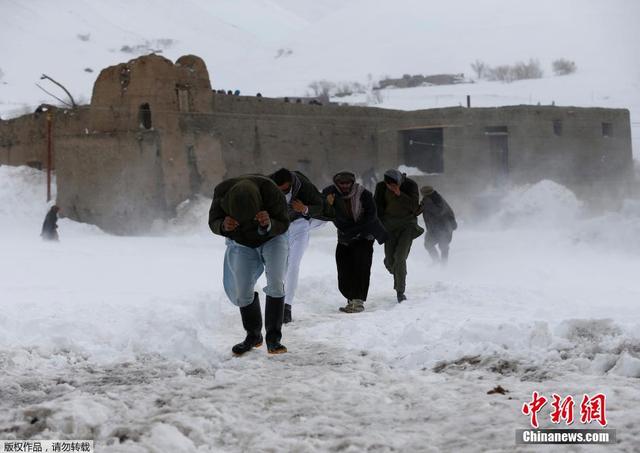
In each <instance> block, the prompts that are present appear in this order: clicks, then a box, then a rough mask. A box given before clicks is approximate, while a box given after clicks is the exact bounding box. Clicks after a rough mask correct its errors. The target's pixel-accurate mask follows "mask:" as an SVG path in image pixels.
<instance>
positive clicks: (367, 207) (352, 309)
mask: <svg viewBox="0 0 640 453" xmlns="http://www.w3.org/2000/svg"><path fill="white" fill-rule="evenodd" d="M322 194H323V195H324V196H325V198H326V205H325V216H326V218H327V219H329V220H332V221H333V224H334V225H335V226H336V228H337V230H338V245H337V246H336V265H337V268H338V289H339V290H340V292H341V293H342V295H343V296H344V297H345V298H346V299H347V305H346V306H345V307H340V311H342V312H345V313H359V312H361V311H363V310H364V303H365V301H366V300H367V294H368V292H369V281H370V277H371V261H372V258H373V241H374V239H377V240H378V242H379V243H380V244H382V243H384V241H385V240H386V239H387V232H386V231H385V229H384V227H383V226H382V224H381V223H380V219H378V216H377V215H376V204H375V203H374V201H373V195H372V194H371V192H369V191H368V190H367V189H365V188H364V186H362V185H360V184H358V183H357V182H356V176H355V174H353V173H351V172H349V171H343V172H340V173H338V174H336V175H335V176H334V177H333V185H331V186H328V187H326V188H325V189H324V190H323V191H322Z"/></svg>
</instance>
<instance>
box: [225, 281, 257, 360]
mask: <svg viewBox="0 0 640 453" xmlns="http://www.w3.org/2000/svg"><path fill="white" fill-rule="evenodd" d="M240 315H241V316H242V326H243V327H244V330H246V331H247V337H246V338H245V339H244V341H243V342H242V343H238V344H237V345H235V346H234V347H233V348H231V351H232V352H233V353H234V354H235V355H242V354H244V353H245V352H248V351H251V350H252V349H253V348H259V347H260V346H262V310H261V309H260V298H259V297H258V293H253V302H251V303H250V304H249V305H247V306H246V307H241V308H240Z"/></svg>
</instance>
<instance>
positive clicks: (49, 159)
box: [47, 110, 53, 203]
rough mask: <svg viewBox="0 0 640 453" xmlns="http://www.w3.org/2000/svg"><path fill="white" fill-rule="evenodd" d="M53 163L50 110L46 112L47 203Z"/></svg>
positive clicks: (49, 199)
mask: <svg viewBox="0 0 640 453" xmlns="http://www.w3.org/2000/svg"><path fill="white" fill-rule="evenodd" d="M52 162H53V156H52V144H51V110H47V203H48V202H49V201H51V164H52Z"/></svg>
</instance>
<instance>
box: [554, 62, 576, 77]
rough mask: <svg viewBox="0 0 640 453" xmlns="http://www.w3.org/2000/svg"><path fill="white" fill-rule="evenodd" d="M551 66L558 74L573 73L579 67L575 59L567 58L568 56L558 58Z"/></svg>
mask: <svg viewBox="0 0 640 453" xmlns="http://www.w3.org/2000/svg"><path fill="white" fill-rule="evenodd" d="M551 67H552V68H553V73H554V74H555V75H558V76H561V75H567V74H572V73H574V72H576V69H577V67H576V63H575V61H571V60H567V59H566V58H558V59H557V60H554V61H552V62H551Z"/></svg>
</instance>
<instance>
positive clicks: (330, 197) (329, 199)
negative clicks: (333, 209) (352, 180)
mask: <svg viewBox="0 0 640 453" xmlns="http://www.w3.org/2000/svg"><path fill="white" fill-rule="evenodd" d="M335 199H336V194H334V193H330V194H329V195H327V203H329V206H333V202H334V201H335Z"/></svg>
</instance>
